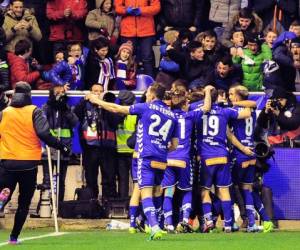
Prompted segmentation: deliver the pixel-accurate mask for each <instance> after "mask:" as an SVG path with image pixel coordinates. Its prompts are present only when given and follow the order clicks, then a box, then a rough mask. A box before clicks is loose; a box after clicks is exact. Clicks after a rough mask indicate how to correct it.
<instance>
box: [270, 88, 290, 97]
mask: <svg viewBox="0 0 300 250" xmlns="http://www.w3.org/2000/svg"><path fill="white" fill-rule="evenodd" d="M288 97H289V93H288V92H286V91H285V90H284V89H283V88H276V89H274V90H273V93H272V97H271V98H273V99H278V98H285V99H288Z"/></svg>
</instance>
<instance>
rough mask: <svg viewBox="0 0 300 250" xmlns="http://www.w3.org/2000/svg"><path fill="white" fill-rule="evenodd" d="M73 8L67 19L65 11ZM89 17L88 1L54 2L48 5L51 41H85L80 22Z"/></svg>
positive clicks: (55, 0)
mask: <svg viewBox="0 0 300 250" xmlns="http://www.w3.org/2000/svg"><path fill="white" fill-rule="evenodd" d="M67 8H71V10H72V14H71V16H70V17H68V18H66V17H65V16H64V10H65V9H67ZM86 15H87V3H86V0H52V1H48V3H47V17H48V19H49V20H50V36H49V40H50V41H64V40H68V41H83V34H82V30H81V29H80V25H78V21H84V18H85V16H86Z"/></svg>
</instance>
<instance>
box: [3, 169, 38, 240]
mask: <svg viewBox="0 0 300 250" xmlns="http://www.w3.org/2000/svg"><path fill="white" fill-rule="evenodd" d="M32 167H33V169H32V170H25V171H8V170H6V169H4V168H2V167H1V168H0V190H2V189H3V188H9V189H10V190H11V195H12V193H13V192H14V190H15V188H16V185H17V184H19V197H18V208H17V211H16V214H15V221H14V226H13V229H12V231H11V236H12V237H15V238H18V236H19V234H20V232H21V230H22V227H23V225H24V223H25V220H26V217H27V215H28V211H29V207H30V203H31V199H32V197H33V194H34V191H35V187H36V177H37V166H32ZM11 195H10V197H11ZM9 199H10V198H9Z"/></svg>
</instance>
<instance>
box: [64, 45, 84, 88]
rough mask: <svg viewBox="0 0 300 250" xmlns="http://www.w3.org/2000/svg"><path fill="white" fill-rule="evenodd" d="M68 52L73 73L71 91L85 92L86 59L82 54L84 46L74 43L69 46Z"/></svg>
mask: <svg viewBox="0 0 300 250" xmlns="http://www.w3.org/2000/svg"><path fill="white" fill-rule="evenodd" d="M67 50H68V64H69V67H70V69H71V72H72V80H71V81H70V89H71V90H83V89H84V75H85V61H86V59H85V57H84V55H83V53H82V46H81V44H80V43H79V42H73V43H70V44H69V45H68V46H67Z"/></svg>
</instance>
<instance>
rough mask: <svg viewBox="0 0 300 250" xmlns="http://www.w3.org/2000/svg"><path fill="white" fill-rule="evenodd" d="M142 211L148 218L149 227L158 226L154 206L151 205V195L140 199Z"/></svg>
mask: <svg viewBox="0 0 300 250" xmlns="http://www.w3.org/2000/svg"><path fill="white" fill-rule="evenodd" d="M142 204H143V211H144V214H145V216H146V218H147V220H148V223H149V225H150V227H151V228H153V227H158V221H157V218H156V212H155V207H154V205H153V201H152V197H148V198H145V199H143V200H142Z"/></svg>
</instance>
